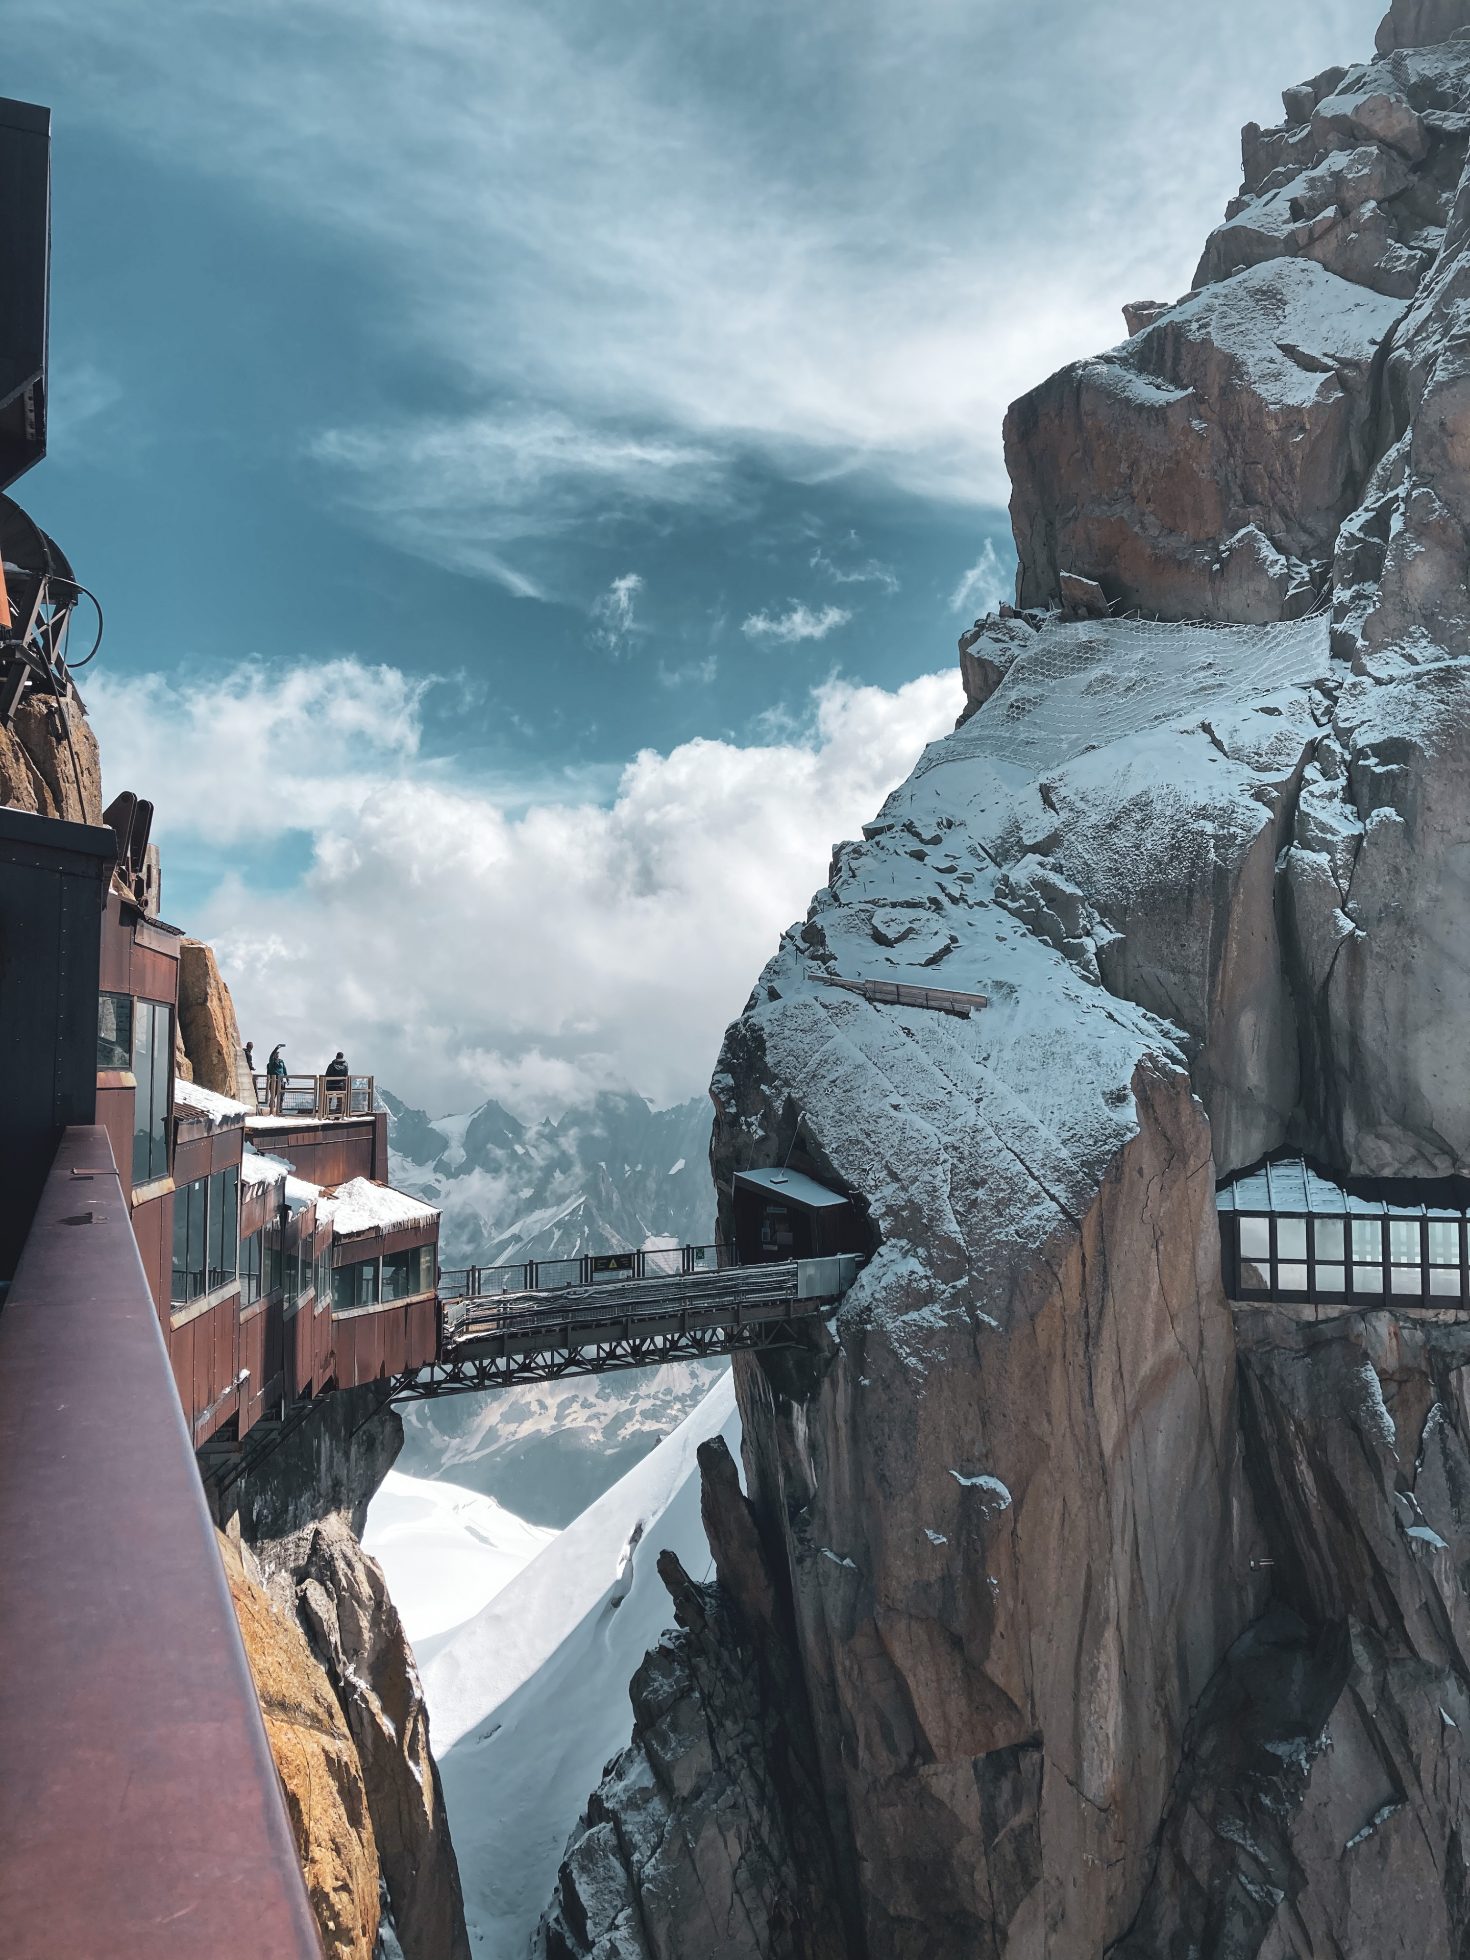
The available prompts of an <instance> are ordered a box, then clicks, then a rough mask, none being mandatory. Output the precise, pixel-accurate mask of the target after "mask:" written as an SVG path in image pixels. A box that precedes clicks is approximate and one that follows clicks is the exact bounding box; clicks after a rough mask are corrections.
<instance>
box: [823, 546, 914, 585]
mask: <svg viewBox="0 0 1470 1960" xmlns="http://www.w3.org/2000/svg"><path fill="white" fill-rule="evenodd" d="M808 563H809V564H810V565H811V568H812V570H813V571H814V572H821V573H822V574H823V575H824V576H825V577H827V578H829V579H831V581H832V583H833V584H834V585H881V586H882V588H883V590H884V591H885V592H887V593H889V594H890V595H892V594H893V593H895V592H897V591H898V589H899V585H898V574H897V572H895V571H894V569H893V567H892V566H891V565H885V564H883V563H882V562H881V560H879V559H877V558H868V559H865V560H864V562H863V563H862V564H860V565H839V564H837V563H836V562H835V561H834V560H833V559H831V558H829V557H828V556H827V554H826V552H824V551H823V550H822V549H821V547H820V546H818V548H817V549H816V550H815V551H814V552H813V553H812V555H811V558H810V559H809V560H808Z"/></svg>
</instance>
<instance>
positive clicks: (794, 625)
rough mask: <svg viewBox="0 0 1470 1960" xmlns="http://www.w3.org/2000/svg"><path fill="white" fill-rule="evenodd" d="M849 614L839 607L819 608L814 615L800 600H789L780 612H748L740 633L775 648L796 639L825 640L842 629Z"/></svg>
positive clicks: (790, 644) (789, 643)
mask: <svg viewBox="0 0 1470 1960" xmlns="http://www.w3.org/2000/svg"><path fill="white" fill-rule="evenodd" d="M851 618H852V614H851V613H850V612H848V611H847V610H846V609H845V608H844V607H842V606H823V607H822V608H821V610H820V611H819V612H814V611H813V610H812V608H811V607H810V606H806V605H803V604H802V603H801V601H800V600H793V601H792V602H791V604H790V606H788V607H787V609H786V611H785V612H784V613H777V614H775V615H772V614H771V613H768V612H757V613H752V614H751V615H750V617H749V618H748V619H742V620H741V622H740V630H741V632H742V633H743V634H744V635H745V637H746V638H747V639H748V640H771V641H773V642H774V643H775V644H776V645H777V646H793V645H795V643H796V642H797V641H798V640H825V639H826V637H827V635H828V634H829V633H835V632H836V630H837V628H838V627H839V626H846V624H847V622H848V621H849V620H850V619H851Z"/></svg>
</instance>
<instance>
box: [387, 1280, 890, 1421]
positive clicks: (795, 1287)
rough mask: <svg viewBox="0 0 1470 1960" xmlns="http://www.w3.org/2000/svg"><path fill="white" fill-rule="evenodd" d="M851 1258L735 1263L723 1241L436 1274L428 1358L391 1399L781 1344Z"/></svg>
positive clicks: (820, 1304) (838, 1293) (829, 1304)
mask: <svg viewBox="0 0 1470 1960" xmlns="http://www.w3.org/2000/svg"><path fill="white" fill-rule="evenodd" d="M862 1263H863V1261H862V1257H861V1255H860V1254H858V1253H853V1252H847V1253H832V1254H828V1255H826V1256H825V1257H819V1258H811V1259H787V1260H761V1261H759V1262H758V1263H756V1264H753V1265H740V1264H738V1263H737V1262H736V1259H735V1254H734V1251H733V1248H730V1247H727V1246H716V1245H687V1246H672V1247H669V1248H664V1249H659V1250H655V1251H647V1252H623V1253H602V1254H591V1255H588V1256H586V1257H584V1258H581V1259H561V1260H547V1261H542V1262H532V1263H530V1264H528V1265H525V1266H502V1267H484V1268H471V1269H469V1270H468V1271H463V1272H459V1273H446V1274H445V1275H444V1276H443V1278H442V1279H441V1282H440V1301H441V1306H442V1311H443V1315H444V1327H443V1334H442V1337H441V1341H440V1348H439V1355H438V1359H437V1360H436V1361H435V1362H434V1363H433V1365H432V1366H431V1367H429V1368H426V1369H424V1370H422V1371H421V1372H419V1373H418V1374H415V1375H405V1376H404V1377H403V1378H402V1379H401V1380H400V1381H399V1383H398V1384H397V1386H396V1387H395V1390H394V1395H395V1399H404V1400H420V1399H424V1398H430V1397H434V1396H439V1395H456V1394H469V1393H472V1392H475V1391H477V1390H481V1389H486V1388H498V1387H508V1386H510V1385H511V1384H512V1383H516V1382H530V1381H554V1380H557V1379H559V1378H560V1377H561V1376H564V1375H587V1374H607V1373H610V1372H612V1371H614V1370H617V1369H622V1368H646V1367H651V1366H653V1365H654V1364H656V1363H659V1362H664V1361H688V1360H698V1359H703V1358H705V1357H708V1356H711V1355H721V1354H734V1353H735V1352H736V1351H737V1350H739V1349H749V1348H771V1347H779V1346H783V1345H787V1344H789V1343H790V1342H791V1340H792V1338H793V1328H794V1327H795V1325H796V1324H797V1323H798V1322H800V1321H802V1320H805V1319H809V1318H811V1317H812V1316H813V1315H821V1314H826V1313H830V1312H831V1311H832V1309H833V1308H834V1307H835V1306H837V1305H838V1303H839V1302H840V1301H841V1299H842V1296H843V1294H844V1293H846V1292H847V1290H848V1288H849V1287H850V1286H851V1285H852V1283H853V1281H854V1280H855V1279H856V1278H857V1276H858V1272H859V1270H860V1268H861V1266H862ZM502 1280H503V1281H504V1282H505V1283H504V1284H501V1283H500V1282H501V1281H502ZM472 1283H473V1284H474V1285H475V1286H476V1288H477V1290H476V1291H474V1292H472V1293H464V1294H461V1293H459V1292H457V1291H456V1289H457V1287H459V1286H461V1285H463V1286H469V1285H470V1284H472Z"/></svg>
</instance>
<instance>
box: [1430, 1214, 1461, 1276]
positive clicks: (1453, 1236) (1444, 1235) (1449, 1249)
mask: <svg viewBox="0 0 1470 1960" xmlns="http://www.w3.org/2000/svg"><path fill="white" fill-rule="evenodd" d="M1429 1263H1430V1264H1431V1265H1432V1266H1458V1265H1459V1263H1460V1227H1459V1224H1458V1223H1457V1221H1456V1220H1455V1219H1453V1218H1431V1219H1430V1221H1429Z"/></svg>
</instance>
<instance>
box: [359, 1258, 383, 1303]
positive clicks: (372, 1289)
mask: <svg viewBox="0 0 1470 1960" xmlns="http://www.w3.org/2000/svg"><path fill="white" fill-rule="evenodd" d="M357 1299H358V1304H359V1306H364V1307H373V1306H376V1305H377V1303H378V1262H377V1260H376V1259H364V1260H363V1261H362V1262H361V1263H360V1264H359V1266H358V1268H357Z"/></svg>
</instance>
